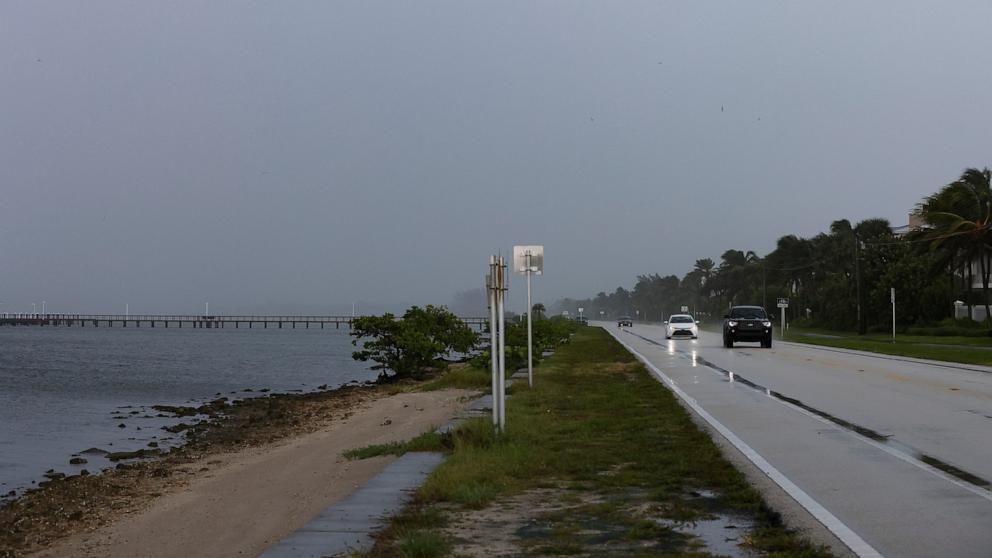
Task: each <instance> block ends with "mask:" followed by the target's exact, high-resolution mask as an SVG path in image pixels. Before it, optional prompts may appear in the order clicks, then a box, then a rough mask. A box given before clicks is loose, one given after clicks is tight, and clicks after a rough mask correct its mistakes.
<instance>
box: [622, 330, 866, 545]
mask: <svg viewBox="0 0 992 558" xmlns="http://www.w3.org/2000/svg"><path fill="white" fill-rule="evenodd" d="M603 329H605V330H606V331H607V332H608V333H609V334H610V335H611V336H612V337H613V338H614V339H616V340H617V342H618V343H620V344H621V345H623V346H624V348H626V349H627V350H628V351H630V353H631V354H633V355H634V356H635V357H637V359H638V360H640V361H641V362H642V363H644V365H645V366H647V367H648V369H649V370H651V371H652V372H653V373H654V374H655V375H656V376H657V377H658V379H659V380H661V381H662V382H663V383H665V384H666V385H667V386H668V387H669V389H671V390H672V392H674V393H675V395H677V396H678V397H679V399H681V400H682V401H684V402H685V403H686V405H688V406H689V407H690V408H691V409H692V410H693V411H694V412H695V413H696V414H697V415H699V416H700V418H702V419H703V420H705V421H706V422H707V423H708V424H709V425H710V426H712V427H713V428H714V429H716V431H717V432H719V433H720V434H721V435H722V436H723V437H724V438H726V439H727V441H728V442H730V443H731V444H733V446H734V447H735V448H737V450H738V451H740V452H741V453H742V454H744V456H745V457H747V458H748V459H749V460H750V461H751V463H754V465H755V466H756V467H757V468H758V469H760V470H761V472H763V473H764V474H765V475H767V476H768V478H770V479H771V480H772V481H774V482H775V484H777V485H779V486H780V487H781V488H782V490H784V491H786V493H788V494H789V496H791V497H792V499H793V500H795V501H796V502H798V503H799V505H801V506H802V507H804V508H806V511H808V512H809V513H810V514H812V515H813V517H815V518H816V519H817V521H819V522H820V523H822V524H823V526H824V527H826V528H827V529H829V530H830V532H832V533H833V534H834V535H836V536H837V538H839V539H840V540H841V542H843V543H844V544H845V545H846V546H847V547H848V548H850V549H851V551H853V552H854V553H855V554H857V555H858V556H859V557H861V558H882V554H881V553H879V552H878V551H877V550H875V549H874V548H872V546H871V545H870V544H868V543H867V542H865V541H864V539H862V538H861V537H860V536H858V534H857V533H855V532H854V531H852V530H851V528H850V527H848V526H847V525H845V524H844V523H843V522H842V521H841V520H839V519H837V517H836V516H834V514H832V513H830V512H829V511H828V510H827V508H825V507H823V506H822V505H821V504H820V503H819V502H817V501H816V500H814V499H813V498H812V497H811V496H810V495H809V494H806V492H805V491H803V489H801V488H799V487H798V486H796V484H795V483H794V482H792V481H791V480H789V478H788V477H786V476H785V475H783V474H782V473H781V472H779V470H778V469H776V468H775V467H773V466H772V464H771V463H769V462H768V461H766V460H765V458H764V457H761V455H760V454H758V452H756V451H755V450H754V449H753V448H752V447H751V446H749V445H747V444H746V443H745V442H744V440H741V439H740V438H738V437H737V435H736V434H734V433H733V432H731V431H730V429H729V428H727V427H726V426H724V425H723V424H722V423H721V422H720V421H718V420H716V419H715V418H713V416H712V415H710V414H709V413H708V412H706V410H705V409H703V408H702V407H701V406H700V405H699V403H697V402H696V400H695V399H693V398H692V397H689V395H688V394H686V393H685V392H684V391H682V389H681V388H680V387H679V386H678V385H676V384H675V382H674V381H673V380H672V379H671V378H669V377H668V376H667V375H666V374H665V373H664V372H662V371H661V370H659V369H658V367H656V366H655V365H654V364H652V363H651V362H650V361H648V359H647V358H645V357H644V355H642V354H641V353H639V352H637V350H635V349H634V348H633V347H631V346H630V345H628V344H627V343H626V342H625V341H623V340H622V339H620V337H618V336H617V335H615V334H614V333H613V331H612V330H610V328H603Z"/></svg>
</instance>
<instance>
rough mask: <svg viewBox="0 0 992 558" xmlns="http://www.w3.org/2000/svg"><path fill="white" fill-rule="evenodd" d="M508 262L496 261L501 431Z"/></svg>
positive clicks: (502, 427)
mask: <svg viewBox="0 0 992 558" xmlns="http://www.w3.org/2000/svg"><path fill="white" fill-rule="evenodd" d="M506 280H507V277H506V262H505V261H503V256H500V257H499V260H498V261H497V263H496V315H497V320H498V321H499V371H498V373H497V375H496V380H497V382H496V383H497V389H498V391H497V395H496V398H495V401H494V404H495V405H496V407H497V408H498V409H499V423H498V424H497V428H498V429H499V432H503V431H505V430H506V319H505V315H504V310H505V306H504V304H505V299H506V288H507V285H506V283H507V281H506Z"/></svg>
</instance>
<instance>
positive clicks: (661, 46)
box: [0, 0, 992, 313]
mask: <svg viewBox="0 0 992 558" xmlns="http://www.w3.org/2000/svg"><path fill="white" fill-rule="evenodd" d="M989 21H992V3H990V2H988V1H987V0H979V1H973V2H965V1H958V2H939V3H938V2H907V1H890V2H882V1H876V2H863V1H849V2H784V1H782V2H697V1H692V2H689V1H686V2H677V3H676V2H659V1H654V2H605V1H604V2H595V3H592V2H576V1H568V2H565V1H561V2H531V1H527V2H487V3H480V2H463V1H451V2H425V1H418V2H379V1H369V0H360V1H354V2H343V1H341V2H325V1H320V2H316V1H315V2H281V1H280V2H244V1H237V2H227V1H219V0H211V1H209V2H130V1H128V2H123V1H122V2H104V1H97V2H94V1H78V2H68V1H64V2H62V1H60V2H44V1H36V0H29V1H23V2H14V1H11V0H8V1H4V2H2V3H0V266H2V267H0V269H2V273H0V302H2V303H3V304H2V305H0V312H18V311H25V310H28V311H29V310H30V304H31V302H36V303H38V309H39V310H40V309H41V305H40V302H41V301H42V300H45V301H46V302H47V309H48V310H50V311H63V312H90V311H123V309H124V304H125V303H128V304H130V309H131V312H133V313H139V312H173V311H175V312H186V311H199V310H200V309H202V308H203V303H204V302H205V301H209V302H210V305H211V311H213V312H216V313H234V312H242V311H254V310H263V311H264V310H270V311H283V310H286V311H314V312H316V311H341V312H343V311H348V312H350V308H351V303H352V301H359V302H360V308H359V310H360V311H361V310H362V309H363V307H364V308H365V309H370V308H371V309H375V310H380V309H382V308H398V307H403V306H406V305H408V304H413V303H419V304H424V303H431V302H436V303H447V302H449V301H450V300H451V297H452V294H453V293H454V292H455V291H459V290H464V289H468V288H473V287H477V286H478V285H479V284H480V283H481V281H482V276H483V273H484V271H485V264H486V261H487V257H488V255H489V254H490V253H493V252H494V251H496V250H499V249H503V250H509V249H510V248H511V247H512V245H513V244H545V245H546V259H545V261H546V275H545V276H544V277H541V278H539V279H536V280H535V283H534V284H535V292H536V300H543V301H545V302H546V303H550V302H552V300H553V299H555V298H557V297H559V296H575V297H584V296H590V295H593V294H595V293H596V292H597V291H599V290H611V289H613V288H615V287H616V286H617V285H620V284H624V285H630V284H631V283H632V282H633V279H634V276H635V275H637V274H639V273H651V272H659V273H662V274H668V273H675V274H678V275H682V274H684V273H685V272H686V271H688V269H689V268H690V267H691V265H692V263H693V261H694V260H695V259H697V258H701V257H711V258H714V259H716V258H717V257H718V256H719V255H720V253H721V252H722V251H723V250H725V249H728V248H737V249H743V250H755V251H758V252H759V253H765V252H767V251H769V250H770V249H772V248H773V247H774V243H775V240H776V239H777V238H778V237H779V236H782V235H785V234H799V235H812V234H815V233H816V232H818V231H821V230H824V229H826V228H827V226H828V225H829V223H830V221H832V220H834V219H839V218H848V219H851V220H852V221H853V220H860V219H863V218H867V217H884V218H887V219H889V220H891V221H892V222H893V224H897V225H901V224H904V223H905V221H906V214H907V212H908V211H909V210H910V209H911V208H912V207H913V205H914V204H915V203H916V202H918V201H919V200H920V198H921V197H923V196H925V195H927V194H929V193H931V192H933V191H935V190H936V189H937V188H938V187H939V186H940V185H942V184H944V183H946V182H948V181H950V180H952V179H954V178H955V177H956V176H957V175H958V174H959V173H960V172H961V170H963V169H964V168H965V167H969V166H987V165H990V164H992V157H990V155H992V149H990V147H992V119H990V116H992V108H990V107H992V104H990V102H989V100H990V99H992V72H989V68H992V34H990V33H989V31H988V22H989ZM521 284H522V283H520V282H518V283H517V286H519V285H521ZM515 295H516V296H515V297H514V298H515V302H516V304H517V306H520V304H519V302H520V301H521V299H522V298H523V297H522V296H521V295H520V293H519V291H518V292H517V293H515Z"/></svg>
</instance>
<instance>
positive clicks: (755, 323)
mask: <svg viewBox="0 0 992 558" xmlns="http://www.w3.org/2000/svg"><path fill="white" fill-rule="evenodd" d="M735 341H760V342H761V346H762V347H764V348H766V349H770V348H771V347H772V320H771V318H769V317H768V314H766V313H765V309H764V308H762V307H760V306H734V307H733V308H731V309H730V313H729V314H727V315H726V316H724V317H723V346H724V347H727V348H728V349H729V348H731V347H733V346H734V342H735Z"/></svg>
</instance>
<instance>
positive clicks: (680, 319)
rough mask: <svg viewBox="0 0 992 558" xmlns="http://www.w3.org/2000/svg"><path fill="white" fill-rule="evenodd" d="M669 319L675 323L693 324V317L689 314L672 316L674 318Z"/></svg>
mask: <svg viewBox="0 0 992 558" xmlns="http://www.w3.org/2000/svg"><path fill="white" fill-rule="evenodd" d="M668 321H670V322H671V323H673V324H691V323H692V318H690V317H689V316H672V318H671V319H670V320H668Z"/></svg>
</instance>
